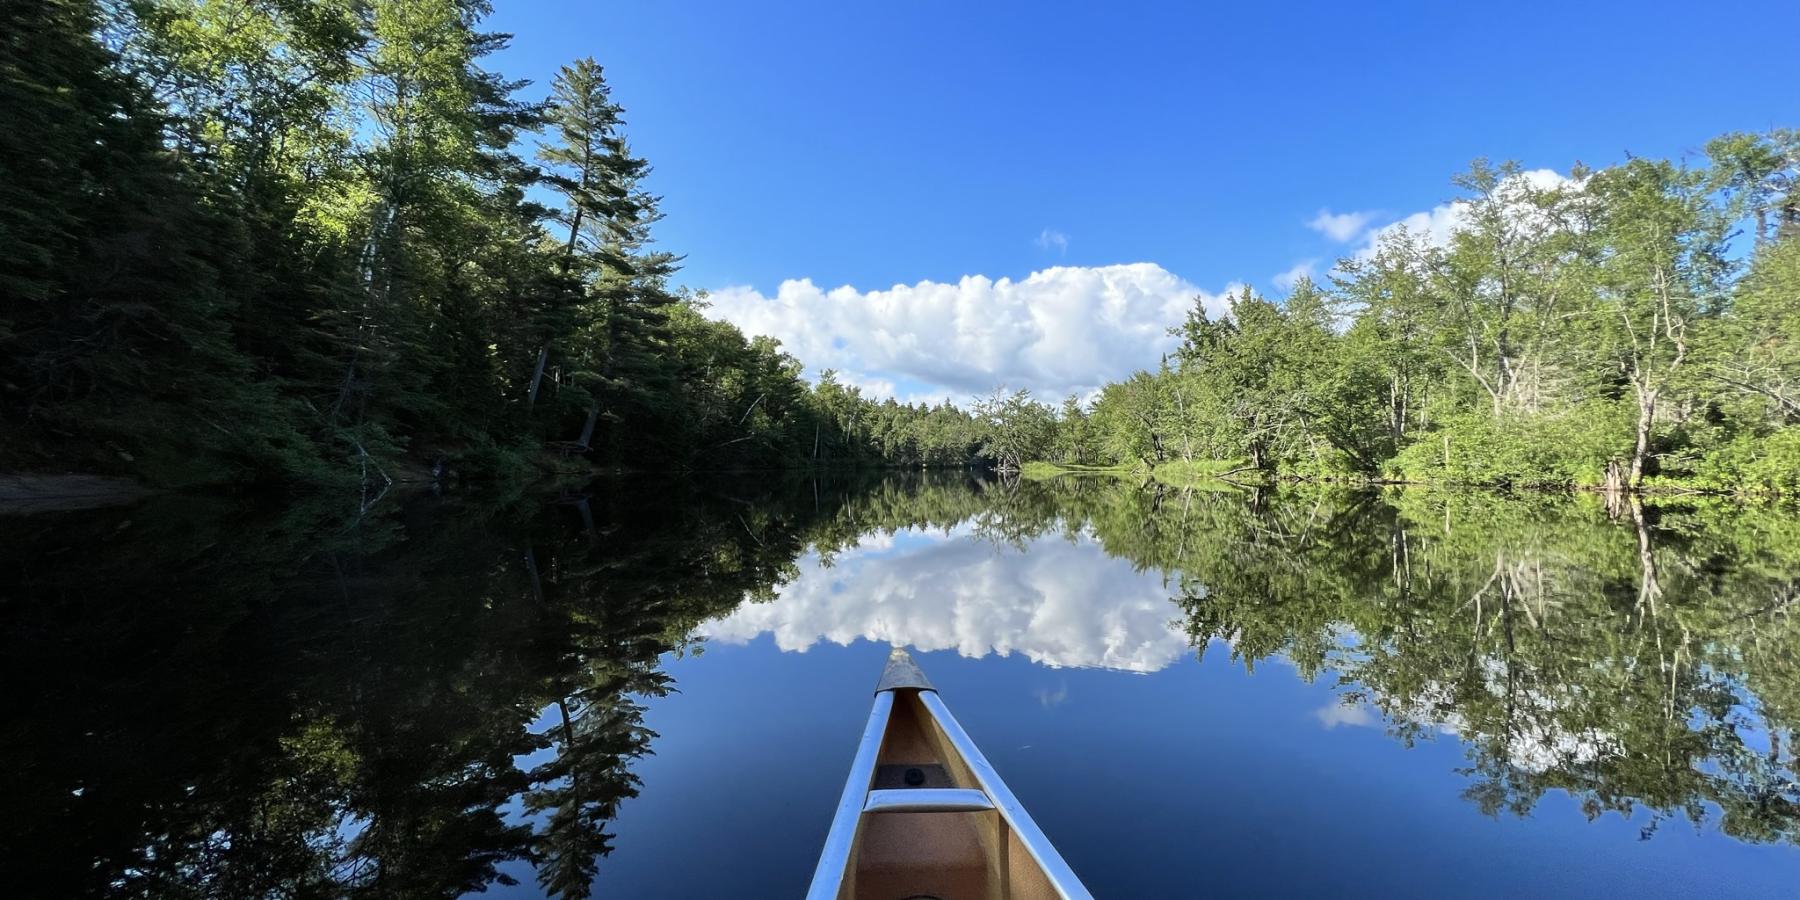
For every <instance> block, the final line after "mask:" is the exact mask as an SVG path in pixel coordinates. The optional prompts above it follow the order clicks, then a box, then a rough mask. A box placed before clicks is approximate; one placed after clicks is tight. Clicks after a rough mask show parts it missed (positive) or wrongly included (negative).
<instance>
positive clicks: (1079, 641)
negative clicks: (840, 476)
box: [701, 531, 1188, 672]
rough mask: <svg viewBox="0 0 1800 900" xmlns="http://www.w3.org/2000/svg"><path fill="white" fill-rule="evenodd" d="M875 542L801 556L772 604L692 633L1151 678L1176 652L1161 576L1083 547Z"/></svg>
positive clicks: (1182, 646)
mask: <svg viewBox="0 0 1800 900" xmlns="http://www.w3.org/2000/svg"><path fill="white" fill-rule="evenodd" d="M881 543H882V544H884V545H885V546H881V547H870V546H860V545H859V546H857V547H855V548H853V549H849V550H845V551H843V552H842V553H838V554H836V555H835V556H834V557H833V558H832V563H831V568H830V569H829V570H827V569H824V568H823V567H821V565H820V563H819V558H818V556H817V555H816V554H808V555H807V556H806V557H804V558H803V559H801V561H800V575H799V577H798V578H796V579H795V580H794V581H793V583H791V584H789V585H787V586H786V587H785V588H783V589H782V591H781V596H780V597H779V598H777V599H776V600H774V601H772V602H769V603H746V604H744V605H742V606H740V607H738V608H737V609H736V610H735V611H733V612H732V613H731V614H730V615H728V616H725V617H724V618H721V619H717V620H715V621H712V622H709V623H707V624H705V625H703V626H701V631H702V632H703V633H705V634H706V635H707V636H708V637H709V638H711V639H713V640H717V641H722V642H725V643H742V642H745V641H748V640H750V639H751V638H754V637H756V636H758V635H761V634H765V633H768V634H773V635H774V637H775V643H776V646H779V647H780V648H781V649H783V650H795V651H799V650H805V649H806V648H808V647H811V646H812V645H813V644H814V643H816V642H818V641H820V640H828V641H831V642H833V643H837V644H849V643H850V642H851V641H854V640H856V639H858V638H863V639H866V640H871V641H886V642H891V643H895V644H902V645H911V646H913V647H916V648H918V649H919V650H925V651H930V650H948V649H954V650H956V651H957V652H958V653H961V654H962V655H964V656H968V657H981V656H986V655H988V654H990V653H997V654H1000V655H1002V656H1005V655H1008V654H1011V653H1013V652H1018V653H1023V654H1024V655H1025V656H1026V658H1028V659H1030V660H1032V661H1033V662H1038V663H1042V664H1045V665H1050V666H1082V667H1098V668H1107V669H1123V670H1127V671H1132V672H1154V671H1156V670H1158V669H1161V668H1163V667H1164V666H1167V665H1169V664H1170V663H1172V662H1174V661H1175V660H1176V659H1179V658H1180V657H1181V656H1182V654H1183V653H1184V652H1185V651H1186V650H1187V646H1188V645H1187V641H1186V640H1185V638H1184V637H1183V636H1182V633H1181V631H1180V630H1179V629H1178V627H1177V625H1176V624H1175V623H1174V622H1173V621H1172V620H1173V619H1174V618H1176V616H1177V613H1176V611H1175V609H1174V608H1173V607H1172V606H1170V604H1169V592H1168V589H1167V588H1166V587H1165V586H1164V584H1163V580H1162V578H1161V576H1160V575H1159V574H1157V573H1155V572H1144V571H1138V570H1137V569H1136V568H1135V567H1134V566H1133V565H1132V564H1131V563H1130V562H1128V561H1125V560H1119V559H1114V558H1112V557H1109V556H1107V555H1106V554H1104V553H1102V552H1101V551H1100V548H1099V547H1097V546H1095V545H1094V544H1092V543H1091V542H1088V541H1086V540H1083V541H1081V542H1079V543H1070V542H1068V541H1066V540H1064V539H1062V538H1060V537H1046V538H1040V539H1037V540H1033V541H1031V542H1030V543H1029V545H1028V546H1027V548H1026V550H1025V552H1017V551H1014V550H1010V549H1005V548H999V547H996V546H995V545H994V544H992V543H990V542H988V541H985V540H982V539H980V538H976V537H972V536H969V535H967V534H960V533H959V534H954V535H952V536H950V537H947V538H946V537H943V536H942V534H941V533H935V534H934V533H929V532H910V531H909V532H903V533H902V534H901V536H900V537H899V538H898V539H897V540H892V541H883V542H881Z"/></svg>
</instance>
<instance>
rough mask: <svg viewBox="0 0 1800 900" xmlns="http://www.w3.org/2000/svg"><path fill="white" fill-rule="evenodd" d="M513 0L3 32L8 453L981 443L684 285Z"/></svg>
mask: <svg viewBox="0 0 1800 900" xmlns="http://www.w3.org/2000/svg"><path fill="white" fill-rule="evenodd" d="M487 12H488V5H487V3H485V2H483V0H322V2H309V3H295V2H288V0H127V2H120V3H105V4H102V3H99V2H97V0H47V2H44V3H31V4H8V5H7V7H6V9H5V10H4V11H3V12H0V31H3V32H4V33H5V34H8V35H11V36H12V37H11V39H9V40H7V41H5V42H4V44H3V45H0V69H3V70H4V78H3V79H0V109H4V110H5V113H6V120H7V121H8V123H9V125H10V127H8V128H7V129H5V130H4V132H3V133H0V285H3V287H4V300H3V305H0V426H3V427H0V432H4V433H3V434H0V463H4V464H5V465H6V467H8V468H16V469H21V470H27V471H46V470H50V471H54V470H63V471H67V470H85V471H101V472H118V473H123V474H130V475H135V476H138V477H142V478H146V479H149V480H151V481H154V482H158V483H162V484H172V485H187V484H197V483H223V482H256V481H280V482H292V481H307V482H323V483H332V482H343V481H346V480H349V481H354V480H355V479H358V478H361V479H363V480H364V481H365V482H366V481H369V480H374V479H380V478H388V477H392V476H393V475H394V474H396V473H395V472H394V469H395V467H396V466H406V467H408V468H409V469H410V470H412V471H414V472H417V471H419V470H421V469H423V468H424V467H426V466H430V467H432V468H433V469H434V470H436V471H437V472H438V473H440V474H441V473H442V472H444V471H445V470H453V471H458V472H461V473H464V474H470V475H505V474H508V473H512V472H516V471H518V470H524V469H526V468H527V466H528V464H529V463H531V462H533V461H540V460H550V461H554V460H555V455H556V454H557V453H559V452H560V453H562V454H565V455H571V456H573V455H580V456H583V457H585V458H588V459H591V460H593V461H595V462H596V463H598V464H600V465H604V466H625V467H632V466H652V465H653V466H655V467H658V468H668V467H674V468H734V467H776V466H831V465H845V464H855V465H952V464H954V465H962V464H966V463H967V462H969V461H970V460H971V459H972V458H973V457H974V456H975V455H976V453H977V451H978V450H979V448H980V444H981V434H980V432H979V430H978V428H977V427H976V423H975V422H974V420H973V419H972V418H971V417H970V416H968V415H967V414H965V413H963V412H961V411H959V410H957V409H955V408H954V407H950V406H948V405H943V404H940V405H936V406H932V405H923V404H918V405H911V404H898V403H893V402H884V403H877V402H874V401H872V400H871V399H869V398H865V397H863V396H862V394H861V392H860V391H859V390H857V389H856V388H855V387H854V386H849V385H845V384H842V383H840V382H839V381H838V380H837V379H835V378H833V377H830V376H829V374H828V375H827V377H825V378H824V379H822V380H821V381H820V383H819V384H817V385H816V386H814V385H809V384H808V383H807V382H806V381H804V380H803V379H802V378H801V372H802V365H801V364H800V363H799V361H797V360H795V359H794V358H793V357H792V356H790V355H788V354H787V353H785V352H783V351H782V349H781V347H780V345H779V344H778V343H777V342H776V341H774V340H771V339H768V338H760V337H759V338H755V339H747V338H746V337H745V336H744V335H743V334H742V333H741V332H739V331H738V330H737V329H736V328H734V327H732V326H731V325H729V324H725V323H721V322H717V321H712V320H709V319H707V318H706V317H705V316H704V315H703V314H702V310H703V309H704V307H705V299H704V297H702V296H696V295H693V294H691V293H689V292H686V291H684V290H680V289H677V288H675V287H673V286H672V285H671V281H670V279H671V277H672V276H673V275H674V273H675V272H676V270H677V268H678V265H679V262H680V259H679V257H677V256H675V255H674V254H671V253H669V252H667V251H664V250H661V249H658V248H657V247H656V246H655V244H654V241H653V235H652V229H653V227H654V225H655V223H656V222H657V220H658V219H659V217H660V213H659V211H658V203H659V198H658V197H657V196H655V195H654V194H653V193H652V192H651V191H650V190H649V188H648V187H647V185H646V177H647V176H648V175H649V172H650V167H649V164H648V162H647V161H646V160H645V159H644V158H643V157H642V156H640V155H638V154H637V153H636V152H634V151H633V149H632V147H631V144H630V142H629V140H628V136H627V133H626V130H625V120H624V110H623V107H622V105H621V104H620V103H619V102H618V101H617V100H616V99H615V98H614V97H613V96H612V92H611V90H610V88H609V86H608V85H607V83H606V80H605V77H604V73H603V71H602V69H601V67H600V66H599V65H598V64H596V63H595V62H594V61H593V60H591V59H582V60H577V61H574V62H572V63H570V64H569V65H567V66H565V67H563V68H562V70H561V72H560V73H559V74H558V75H557V77H556V78H555V81H554V83H553V84H552V85H551V86H550V89H549V95H548V96H547V97H545V98H542V99H535V98H531V97H529V96H528V95H527V93H526V90H527V87H528V85H527V84H526V83H525V82H521V81H516V80H511V79H508V78H506V77H505V76H504V75H502V74H500V73H498V72H495V71H493V70H492V69H490V68H488V67H487V65H486V61H487V58H488V57H489V56H490V55H491V54H493V53H494V52H495V51H496V50H499V49H501V48H502V47H504V46H505V44H506V41H507V36H506V35H502V34H494V33H490V32H486V31H483V30H482V28H481V20H482V18H483V16H484V15H485V14H486V13H487Z"/></svg>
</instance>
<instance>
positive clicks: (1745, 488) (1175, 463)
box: [1020, 459, 1794, 500]
mask: <svg viewBox="0 0 1800 900" xmlns="http://www.w3.org/2000/svg"><path fill="white" fill-rule="evenodd" d="M1020 475H1021V477H1024V478H1029V479H1032V480H1036V481H1044V480H1049V479H1053V478H1059V477H1062V476H1066V475H1109V476H1114V477H1122V478H1124V477H1128V478H1136V479H1140V480H1147V481H1155V482H1157V483H1158V484H1164V485H1167V486H1169V487H1201V486H1205V485H1208V484H1219V483H1221V482H1229V483H1232V484H1239V485H1242V484H1267V483H1272V482H1287V483H1299V484H1348V485H1355V486H1376V485H1411V486H1416V487H1430V488H1451V489H1458V490H1475V491H1514V490H1527V491H1548V492H1582V493H1604V492H1606V491H1607V490H1608V489H1607V487H1606V485H1605V484H1603V483H1599V482H1594V483H1583V482H1576V481H1571V482H1544V483H1535V482H1534V483H1529V484H1514V483H1486V484H1484V483H1477V482H1464V481H1443V480H1431V479H1421V478H1373V477H1367V476H1353V475H1352V476H1336V477H1320V476H1318V475H1305V474H1297V473H1293V472H1282V471H1280V470H1277V471H1274V472H1269V471H1258V470H1256V469H1254V468H1252V467H1250V466H1249V465H1248V461H1247V460H1242V459H1194V460H1168V461H1166V462H1161V463H1154V464H1146V463H1141V462H1140V463H1136V464H1119V465H1111V466H1091V465H1079V464H1070V463H1054V462H1047V461H1042V460H1038V461H1033V462H1028V463H1026V464H1025V465H1024V466H1023V467H1021V469H1020ZM1626 493H1630V494H1639V495H1646V496H1649V495H1678V494H1695V495H1705V496H1715V497H1741V498H1747V499H1767V500H1779V499H1787V498H1791V497H1793V496H1794V494H1793V493H1792V492H1789V491H1783V490H1780V489H1778V488H1775V487H1771V486H1770V483H1769V482H1767V481H1750V482H1746V483H1736V484H1733V483H1725V482H1720V481H1719V480H1717V479H1707V480H1702V479H1678V478H1667V477H1653V478H1649V479H1646V480H1645V483H1644V485H1643V486H1642V487H1640V488H1638V489H1637V490H1635V491H1629V492H1626Z"/></svg>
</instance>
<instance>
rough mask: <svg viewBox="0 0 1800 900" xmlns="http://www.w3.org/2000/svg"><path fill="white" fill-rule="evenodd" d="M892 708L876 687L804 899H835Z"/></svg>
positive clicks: (890, 695)
mask: <svg viewBox="0 0 1800 900" xmlns="http://www.w3.org/2000/svg"><path fill="white" fill-rule="evenodd" d="M893 711H894V692H893V691H889V690H884V691H877V692H876V694H875V704H874V706H873V707H872V708H871V709H870V710H869V722H868V724H866V725H864V726H863V736H862V742H861V743H859V744H857V745H856V760H855V762H852V763H851V764H850V776H849V777H848V778H847V779H846V780H845V782H844V794H843V796H842V797H840V798H838V805H837V812H836V814H834V815H833V816H832V817H831V832H830V833H829V834H827V835H826V836H825V849H824V851H823V852H821V853H820V854H819V865H818V868H816V869H814V870H813V880H812V887H811V888H810V889H808V890H807V892H806V897H807V900H837V896H838V891H839V889H840V887H841V886H842V885H843V882H844V872H845V871H846V870H847V869H849V868H850V853H851V851H852V850H854V849H855V846H856V825H857V822H858V821H860V820H861V819H862V814H863V804H864V802H865V801H866V799H867V797H868V794H869V786H870V785H871V784H872V783H874V781H875V757H876V755H877V754H878V753H880V752H881V739H882V738H883V737H884V736H885V735H886V734H887V725H888V718H889V716H891V715H892V713H893Z"/></svg>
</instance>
